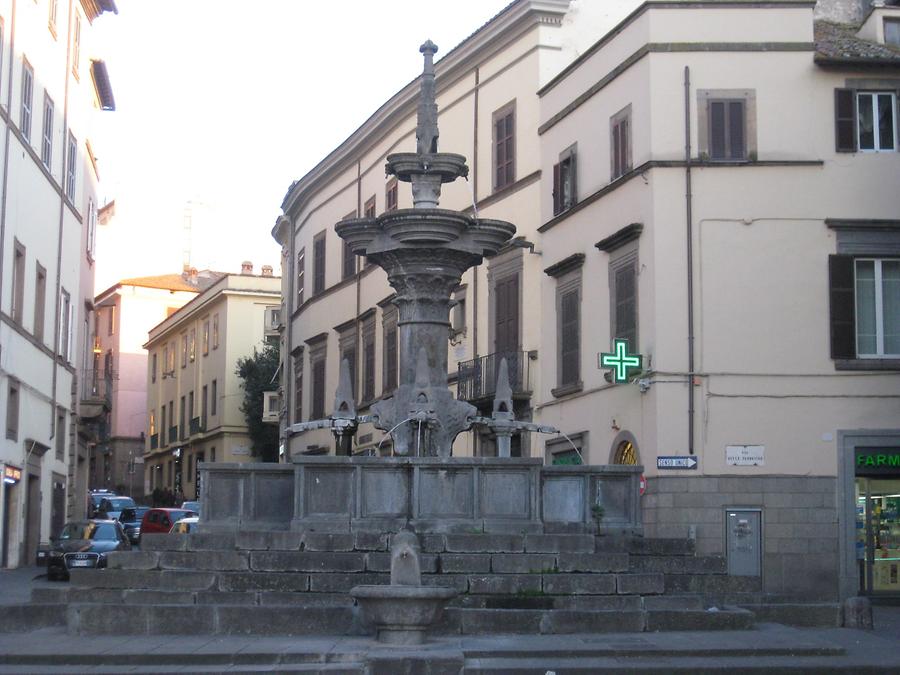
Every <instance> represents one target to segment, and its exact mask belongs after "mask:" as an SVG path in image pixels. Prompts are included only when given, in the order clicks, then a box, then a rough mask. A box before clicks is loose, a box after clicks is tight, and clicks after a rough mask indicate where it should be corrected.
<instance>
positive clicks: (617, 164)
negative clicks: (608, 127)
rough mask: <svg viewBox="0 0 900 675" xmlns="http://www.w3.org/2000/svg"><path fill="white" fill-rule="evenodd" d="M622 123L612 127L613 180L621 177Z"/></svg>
mask: <svg viewBox="0 0 900 675" xmlns="http://www.w3.org/2000/svg"><path fill="white" fill-rule="evenodd" d="M621 132H622V122H619V123H618V124H616V125H614V126H613V129H612V145H613V147H612V156H613V176H612V177H613V178H618V177H619V176H621V175H622V173H623V171H622V133H621Z"/></svg>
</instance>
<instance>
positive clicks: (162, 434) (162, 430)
mask: <svg viewBox="0 0 900 675" xmlns="http://www.w3.org/2000/svg"><path fill="white" fill-rule="evenodd" d="M165 445H166V406H162V407H161V408H160V409H159V447H161V448H162V447H164V446H165Z"/></svg>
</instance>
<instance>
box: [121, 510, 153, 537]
mask: <svg viewBox="0 0 900 675" xmlns="http://www.w3.org/2000/svg"><path fill="white" fill-rule="evenodd" d="M149 510H150V507H149V506H135V507H128V508H125V509H122V513H120V514H119V522H120V523H121V524H122V529H123V530H125V535H126V536H127V537H128V541H130V542H131V544H132V545H133V546H134V545H136V544H138V543H139V542H140V541H141V520H142V519H143V518H144V514H145V513H147V511H149Z"/></svg>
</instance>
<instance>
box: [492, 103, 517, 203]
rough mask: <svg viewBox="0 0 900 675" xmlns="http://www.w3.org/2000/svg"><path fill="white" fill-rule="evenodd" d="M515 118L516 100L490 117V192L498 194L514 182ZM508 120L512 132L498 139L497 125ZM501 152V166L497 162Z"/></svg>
mask: <svg viewBox="0 0 900 675" xmlns="http://www.w3.org/2000/svg"><path fill="white" fill-rule="evenodd" d="M516 117H517V114H516V99H513V100H512V101H510V102H509V103H507V104H505V105H503V106H501V107H500V108H498V109H497V110H495V111H494V112H493V113H492V115H491V192H498V191H499V190H502V189H503V188H506V187H509V186H510V185H512V184H513V183H515V182H516V150H517V148H516ZM508 119H511V120H512V122H511V125H512V132H511V133H506V134H505V135H504V136H503V137H502V138H500V137H499V134H498V133H497V128H498V125H499V123H500V122H505V121H506V120H508ZM501 150H502V151H503V162H502V166H501V164H500V160H499V157H500V153H501ZM501 169H502V170H503V172H502V177H501V175H500V173H501Z"/></svg>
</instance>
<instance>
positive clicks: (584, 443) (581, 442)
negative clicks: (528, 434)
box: [544, 430, 591, 466]
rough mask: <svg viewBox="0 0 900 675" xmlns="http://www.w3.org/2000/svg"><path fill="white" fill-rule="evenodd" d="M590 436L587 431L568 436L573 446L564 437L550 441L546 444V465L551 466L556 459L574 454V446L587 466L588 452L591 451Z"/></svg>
mask: <svg viewBox="0 0 900 675" xmlns="http://www.w3.org/2000/svg"><path fill="white" fill-rule="evenodd" d="M590 435H591V434H590V432H589V431H587V430H585V431H576V432H574V433H571V434H567V436H568V437H569V439H570V440H571V441H572V443H571V444H570V443H569V441H567V440H566V439H565V438H562V437H557V438H550V439H548V440H547V441H545V442H544V463H545V465H547V466H551V465H553V458H554V457H557V456H559V455H564V454H568V453H569V452H572V445H574V446H575V447H576V448H577V449H578V453H580V456H581V463H582V464H587V463H588V462H587V456H588V451H589V450H590V445H589V441H590ZM576 454H577V453H576ZM557 466H558V465H557Z"/></svg>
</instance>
